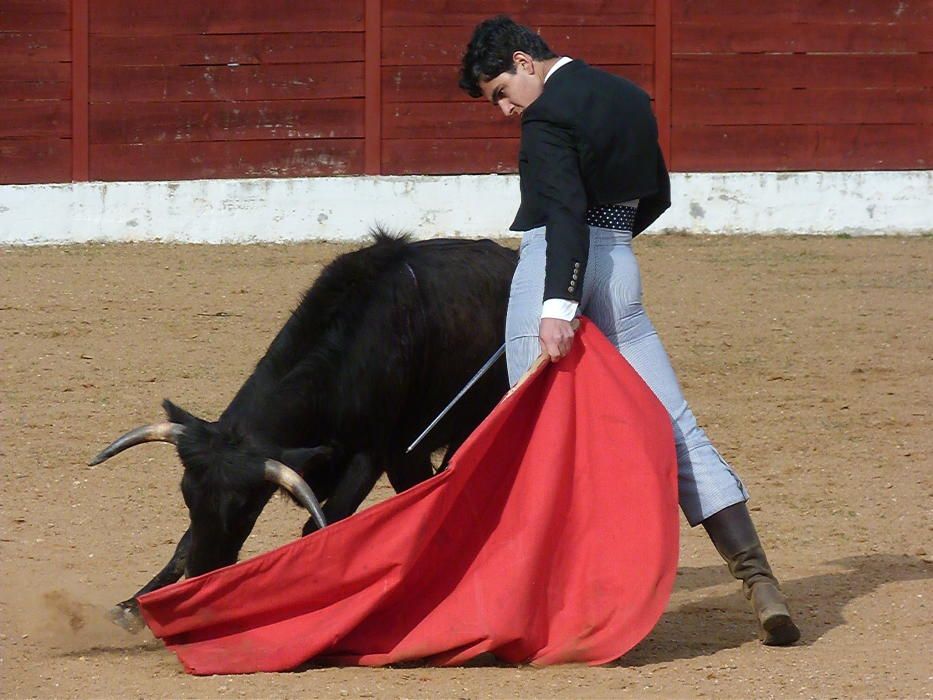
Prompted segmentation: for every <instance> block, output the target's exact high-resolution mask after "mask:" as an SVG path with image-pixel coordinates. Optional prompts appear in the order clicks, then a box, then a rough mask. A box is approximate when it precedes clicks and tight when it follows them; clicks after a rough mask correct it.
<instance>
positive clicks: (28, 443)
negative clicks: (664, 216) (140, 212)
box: [0, 236, 933, 698]
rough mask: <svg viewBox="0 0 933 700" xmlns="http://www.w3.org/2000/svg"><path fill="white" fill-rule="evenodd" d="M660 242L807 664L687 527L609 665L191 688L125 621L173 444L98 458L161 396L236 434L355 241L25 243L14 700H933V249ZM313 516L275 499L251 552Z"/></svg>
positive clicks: (705, 412)
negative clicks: (643, 620)
mask: <svg viewBox="0 0 933 700" xmlns="http://www.w3.org/2000/svg"><path fill="white" fill-rule="evenodd" d="M636 248H637V251H638V254H639V257H640V260H641V263H642V269H643V274H644V278H645V286H646V296H647V304H648V308H649V310H650V311H651V312H652V315H653V318H654V321H655V323H656V325H657V326H658V327H659V330H660V332H661V335H662V337H663V338H664V339H665V341H666V343H667V346H668V349H669V351H670V353H671V355H672V357H673V360H674V365H675V367H676V368H677V369H678V372H679V374H680V377H681V379H682V382H683V384H684V388H685V391H686V393H687V396H688V398H689V399H690V400H691V402H692V405H693V408H694V410H695V411H696V413H697V414H698V416H699V418H700V421H701V423H703V425H704V426H705V427H706V428H707V430H708V431H709V433H710V434H711V436H712V437H713V439H714V441H716V443H717V445H718V447H719V448H720V451H721V452H723V453H724V454H725V455H726V457H727V459H729V460H730V461H731V462H732V463H733V464H734V465H735V467H736V468H737V469H738V471H739V472H740V473H741V474H742V475H743V477H744V479H745V481H746V483H747V485H748V487H749V489H750V491H751V493H752V497H753V500H752V502H751V504H750V505H751V507H752V510H753V511H754V513H753V515H754V516H755V517H756V519H757V523H758V526H759V530H760V531H761V533H762V538H763V540H764V542H765V544H766V546H767V548H768V552H769V554H770V556H771V560H772V563H773V564H774V567H775V569H776V571H777V572H778V575H779V576H781V577H782V579H783V580H784V582H785V588H786V591H787V592H788V594H789V596H790V598H791V601H792V604H793V607H794V609H795V610H796V613H797V617H798V621H799V623H800V626H801V627H802V629H803V640H802V643H801V644H800V645H798V646H796V647H794V648H790V649H769V648H763V647H761V646H760V645H759V644H758V642H757V641H755V636H754V628H753V625H752V620H751V615H750V612H749V611H748V610H747V609H746V602H745V600H744V598H742V597H741V595H740V593H739V591H738V586H737V584H735V583H734V582H732V581H731V580H730V579H729V576H728V573H727V571H726V569H725V567H724V566H723V565H722V564H721V563H720V561H719V559H718V556H717V555H716V553H715V551H714V550H713V548H712V546H711V545H710V544H709V542H708V540H706V538H705V536H704V535H703V533H702V530H701V531H690V530H688V529H687V528H686V527H685V528H684V531H683V545H682V556H681V564H680V565H681V569H680V575H679V577H678V583H677V586H676V589H675V592H674V595H673V598H672V600H671V602H670V606H669V609H668V612H667V613H666V614H665V615H664V617H663V618H662V620H661V622H660V624H659V625H658V626H657V628H656V629H655V630H654V632H653V633H652V634H651V635H650V636H649V637H648V638H647V639H646V640H645V641H644V642H643V643H642V644H641V645H640V646H639V647H637V648H636V649H635V650H634V651H632V652H631V653H630V654H628V655H627V656H626V657H625V658H623V659H621V660H620V661H619V662H617V663H615V664H611V665H609V666H606V667H601V668H588V667H582V666H563V667H551V668H545V669H532V668H515V667H498V666H485V667H466V668H454V669H436V668H422V667H405V668H384V669H356V668H346V669H342V668H340V669H313V670H308V671H305V672H302V673H289V674H277V675H253V676H236V677H211V678H195V677H191V676H187V675H185V674H184V673H183V672H182V670H181V667H180V665H179V664H178V663H177V662H176V660H175V658H174V656H173V655H171V654H169V653H168V652H166V651H165V650H164V649H163V648H162V646H161V644H160V643H158V642H156V641H154V640H153V639H152V638H151V637H150V636H148V635H147V634H146V633H144V634H140V635H138V636H135V637H134V636H130V635H128V634H126V633H125V632H123V631H122V630H120V629H118V628H116V627H113V626H112V625H110V623H108V622H106V621H104V619H103V611H104V610H105V609H106V608H107V607H109V606H110V605H111V604H113V603H114V602H116V601H118V600H122V599H123V598H124V597H126V596H127V595H129V594H131V593H132V592H133V591H135V590H136V588H137V587H138V586H139V585H141V584H142V583H144V582H145V581H146V580H148V578H149V576H150V575H151V574H153V573H155V571H157V570H158V569H159V568H160V566H161V565H162V564H163V563H164V562H165V560H167V558H168V557H169V555H170V553H171V551H172V548H173V545H174V542H175V541H176V540H177V538H178V536H179V535H180V534H181V533H182V532H183V530H184V529H185V527H186V522H187V521H186V517H187V516H186V510H185V508H184V505H183V503H182V500H181V496H180V493H179V491H178V481H179V479H180V476H181V469H180V466H179V464H178V462H177V459H176V458H175V456H174V453H173V452H172V450H171V449H170V448H169V447H167V446H164V445H162V446H160V445H151V446H145V447H140V448H137V450H135V451H133V452H132V453H129V454H127V455H125V456H121V457H119V458H116V459H114V460H112V461H110V462H107V463H105V464H103V465H100V466H98V467H87V466H85V463H86V461H87V460H88V459H89V458H90V457H91V456H93V455H94V454H95V453H96V452H97V451H98V450H99V449H100V448H101V447H102V446H103V445H105V444H106V443H107V442H109V441H110V440H111V439H112V438H114V437H116V436H117V435H118V434H120V433H122V432H123V431H124V430H126V429H128V428H131V427H134V426H136V425H138V424H141V423H144V422H149V421H150V420H154V419H157V418H160V417H161V413H160V409H159V401H160V400H161V399H162V398H163V397H170V398H172V399H174V400H176V401H178V402H179V403H180V404H181V405H182V406H184V407H186V408H188V409H191V410H193V411H194V412H196V413H199V414H202V415H204V416H205V417H211V418H213V417H216V416H217V415H218V413H219V412H220V411H221V410H222V409H223V407H224V406H225V405H226V403H227V401H229V399H230V398H232V396H233V394H234V392H235V391H236V389H237V388H238V387H239V385H240V383H241V382H242V381H243V380H244V378H245V377H246V376H247V375H248V373H249V372H250V370H251V368H252V365H253V364H254V363H255V361H256V360H257V359H258V358H259V357H260V355H261V354H262V352H263V351H264V349H265V347H266V345H267V344H268V342H269V341H270V340H271V338H272V335H273V333H274V332H275V331H276V330H277V329H278V327H279V326H280V325H281V323H282V322H283V320H284V319H285V318H286V315H287V314H288V312H289V310H290V308H291V307H292V306H293V304H294V303H295V302H296V301H297V298H298V295H299V293H300V291H301V290H302V289H303V288H304V287H306V286H307V285H308V284H309V283H310V281H311V280H312V279H314V277H315V276H316V275H317V274H318V272H319V271H320V269H321V266H322V265H323V264H325V263H326V262H327V261H329V260H331V259H332V258H333V257H334V256H335V255H337V254H338V253H340V252H342V251H343V250H346V247H341V246H336V245H320V244H317V245H312V244H308V245H295V246H246V247H228V246H217V247H201V246H167V245H124V246H79V247H64V248H58V247H55V248H32V249H24V248H15V249H0V338H2V341H0V342H2V345H0V358H2V360H0V361H2V375H0V377H2V398H0V401H2V404H0V411H2V439H0V455H2V464H3V468H2V470H0V483H2V488H3V498H2V511H0V548H2V549H0V560H2V562H3V563H2V583H0V586H2V587H0V657H2V658H0V695H2V696H4V697H34V696H35V697H172V698H175V697H276V698H290V697H294V698H299V697H300V698H307V697H317V696H321V697H351V698H353V697H363V698H383V697H430V698H434V697H445V698H447V697H449V698H481V697H497V698H498V697H517V696H522V697H561V698H563V697H568V698H571V697H572V698H582V697H587V698H589V697H613V698H616V697H627V696H631V697H644V696H660V697H718V698H739V697H781V698H783V697H818V698H853V697H864V698H869V697H871V698H875V697H902V698H918V697H930V696H931V695H933V662H931V659H933V655H931V654H930V652H929V649H930V646H929V644H930V642H929V639H930V630H931V629H933V627H931V623H933V586H931V578H933V556H931V555H933V537H931V534H933V533H931V530H933V520H931V517H930V516H931V512H930V506H931V503H933V418H931V410H930V405H931V400H933V363H931V360H933V332H931V330H933V238H930V237H923V238H912V239H898V238H889V239H840V238H818V239H817V238H794V239H790V238H691V237H679V236H656V237H643V238H641V239H639V241H638V242H637V244H636ZM691 319H698V320H696V321H691ZM388 493H389V489H388V488H387V487H386V486H384V485H380V486H379V487H378V488H377V491H376V492H375V493H374V495H373V498H374V499H379V498H384V497H386V496H387V495H388ZM303 522H304V516H303V515H302V514H301V513H300V512H299V511H298V510H296V509H294V508H293V507H292V506H290V505H288V504H287V503H285V502H284V501H283V500H282V499H274V500H273V502H272V503H271V504H270V506H269V508H268V509H267V510H266V512H265V513H264V514H263V516H262V517H261V518H260V520H259V523H258V525H257V528H256V530H255V532H254V534H253V536H252V537H251V538H250V539H249V541H248V542H247V545H246V554H247V555H251V554H255V553H258V552H261V551H264V550H266V549H269V548H271V547H274V546H276V545H278V544H281V543H284V542H286V541H288V540H289V539H291V538H293V537H295V536H296V535H297V533H298V532H299V531H300V527H301V524H302V523H303ZM924 648H926V649H927V651H926V652H924V651H923V649H924Z"/></svg>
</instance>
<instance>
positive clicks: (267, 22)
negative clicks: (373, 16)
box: [91, 0, 363, 36]
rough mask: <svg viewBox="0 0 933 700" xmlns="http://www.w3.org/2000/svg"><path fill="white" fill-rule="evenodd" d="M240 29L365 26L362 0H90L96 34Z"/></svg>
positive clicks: (321, 29)
mask: <svg viewBox="0 0 933 700" xmlns="http://www.w3.org/2000/svg"><path fill="white" fill-rule="evenodd" d="M128 27H133V32H132V33H133V34H138V35H144V34H150V35H151V34H198V33H206V34H238V33H241V32H243V33H251V34H252V33H262V32H330V31H337V32H348V31H362V30H363V0H343V1H342V2H321V0H263V1H262V2H256V0H198V1H197V2H192V1H191V0H135V1H134V2H127V1H126V0H94V5H93V7H92V12H91V31H92V32H93V33H94V34H111V35H118V36H124V35H126V34H127V28H128Z"/></svg>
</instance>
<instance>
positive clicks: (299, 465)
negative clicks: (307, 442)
mask: <svg viewBox="0 0 933 700" xmlns="http://www.w3.org/2000/svg"><path fill="white" fill-rule="evenodd" d="M333 455H334V450H333V448H331V447H327V446H326V445H320V446H318V447H295V448H292V449H287V450H282V458H281V461H282V462H284V463H285V464H287V465H288V466H290V467H291V468H292V469H294V470H295V471H297V472H298V473H299V474H307V473H309V472H311V471H313V470H315V469H318V468H320V467H323V466H325V465H326V464H328V463H329V462H330V459H331V457H333Z"/></svg>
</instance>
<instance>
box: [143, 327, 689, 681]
mask: <svg viewBox="0 0 933 700" xmlns="http://www.w3.org/2000/svg"><path fill="white" fill-rule="evenodd" d="M678 525H679V516H678V510H677V467H676V457H675V451H674V442H673V436H672V431H671V423H670V419H669V418H668V415H667V412H666V411H665V410H664V408H663V406H662V405H661V404H660V402H659V401H658V400H657V399H656V398H655V396H654V394H653V393H652V392H651V390H650V389H649V388H648V387H647V385H646V384H645V383H644V382H643V381H642V380H641V378H640V377H639V376H638V375H637V374H636V373H635V371H634V370H633V369H632V368H631V367H630V366H629V364H628V363H627V362H626V361H625V360H624V359H623V358H622V357H621V356H620V355H619V353H618V352H617V351H616V349H615V348H614V347H613V346H612V345H611V344H610V343H609V342H608V341H607V340H606V339H605V337H604V336H603V335H602V334H601V333H600V332H599V330H598V329H597V328H596V327H595V326H594V325H593V324H592V323H590V322H587V321H584V322H583V325H582V326H581V328H580V331H579V333H578V334H577V339H576V340H575V342H574V344H573V350H572V351H571V353H570V355H568V356H567V357H566V358H564V359H563V360H562V361H561V362H560V363H558V364H554V365H552V364H547V365H545V366H544V367H542V368H541V369H540V370H539V371H537V372H536V373H535V374H533V375H532V376H531V377H528V378H527V381H525V382H523V383H522V384H520V385H519V387H518V388H517V389H516V390H515V391H514V392H513V393H511V394H510V395H509V396H507V397H506V398H505V399H503V401H502V402H501V403H500V404H499V405H498V406H497V407H496V409H495V410H494V411H493V412H492V413H491V414H490V415H489V417H488V418H487V419H486V420H485V421H484V422H483V424H482V425H481V426H480V427H479V428H478V429H477V430H476V431H475V432H474V433H473V435H471V436H470V438H469V439H468V440H467V441H466V442H465V443H464V444H463V446H462V447H461V448H460V450H459V451H458V452H457V454H456V455H455V457H454V458H453V460H452V461H451V464H450V467H449V468H448V469H447V470H446V471H444V472H442V473H440V474H438V475H437V476H435V477H433V478H431V479H429V480H428V481H426V482H424V483H422V484H419V485H418V486H415V487H414V488H412V489H410V490H408V491H406V492H404V493H402V494H400V495H398V496H395V497H393V498H390V499H388V500H386V501H383V502H382V503H379V504H377V505H375V506H373V507H371V508H369V509H367V510H365V511H362V512H360V513H357V514H356V515H354V516H352V517H350V518H347V519H346V520H342V521H340V522H337V523H334V524H333V525H330V526H328V527H326V528H324V529H323V530H320V531H318V532H315V533H313V534H311V535H308V536H307V537H304V538H302V539H300V540H297V541H295V542H292V543H289V544H287V545H285V546H283V547H280V548H279V549H276V550H274V551H271V552H268V553H266V554H263V555H261V556H257V557H255V558H253V559H250V560H247V561H243V562H240V563H238V564H235V565H233V566H229V567H227V568H224V569H220V570H218V571H214V572H211V573H209V574H205V575H203V576H198V577H196V578H193V579H188V580H186V581H182V582H180V583H177V584H175V585H172V586H168V587H166V588H162V589H161V590H158V591H155V592H153V593H149V594H147V595H145V596H142V597H141V598H140V599H139V603H140V608H141V610H142V614H143V617H144V619H145V620H146V623H147V624H148V625H149V627H150V628H151V629H152V631H153V633H154V634H155V635H156V636H157V637H160V638H162V639H163V640H164V641H165V643H166V645H167V646H168V647H169V648H170V649H171V650H172V651H174V652H175V653H176V654H177V655H178V658H179V659H180V660H181V662H182V663H183V664H184V666H185V669H186V670H187V671H189V672H190V673H197V674H211V673H248V672H252V671H282V670H287V669H293V668H295V667H296V666H299V665H301V664H302V663H305V662H307V661H310V660H312V659H319V660H327V661H328V662H333V663H339V664H360V665H382V664H389V663H394V662H400V661H406V660H424V661H425V662H426V663H430V664H461V663H463V662H465V661H467V660H468V659H470V658H471V657H473V656H476V655H477V654H481V653H484V652H492V653H493V654H495V655H496V656H497V657H498V658H499V659H502V660H503V661H507V662H515V663H525V662H529V663H533V664H536V665H545V664H553V663H560V662H570V661H575V662H586V663H591V664H599V663H605V662H608V661H611V660H613V659H616V658H618V657H620V656H621V655H622V654H624V653H625V652H626V651H628V650H629V649H631V648H632V647H633V646H635V644H637V643H638V642H639V641H640V640H641V639H642V638H643V637H644V636H645V635H646V634H647V633H648V632H649V631H650V630H651V628H652V627H654V625H655V623H656V622H657V620H658V618H659V617H660V616H661V613H662V611H663V610H664V606H665V604H666V603H667V599H668V596H669V595H670V591H671V587H672V585H673V581H674V575H675V573H676V569H677V553H678Z"/></svg>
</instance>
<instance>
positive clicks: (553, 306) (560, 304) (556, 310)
mask: <svg viewBox="0 0 933 700" xmlns="http://www.w3.org/2000/svg"><path fill="white" fill-rule="evenodd" d="M578 306H580V304H579V303H578V302H576V301H571V300H570V299H545V300H544V304H543V305H542V306H541V318H559V319H560V320H562V321H572V320H573V319H574V318H576V316H577V307H578Z"/></svg>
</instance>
